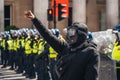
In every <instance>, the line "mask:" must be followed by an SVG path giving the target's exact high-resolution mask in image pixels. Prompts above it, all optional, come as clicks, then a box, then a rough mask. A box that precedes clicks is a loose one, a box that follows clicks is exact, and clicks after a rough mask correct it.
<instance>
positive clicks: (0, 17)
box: [0, 0, 4, 32]
mask: <svg viewBox="0 0 120 80" xmlns="http://www.w3.org/2000/svg"><path fill="white" fill-rule="evenodd" d="M2 31H4V0H0V32H2Z"/></svg>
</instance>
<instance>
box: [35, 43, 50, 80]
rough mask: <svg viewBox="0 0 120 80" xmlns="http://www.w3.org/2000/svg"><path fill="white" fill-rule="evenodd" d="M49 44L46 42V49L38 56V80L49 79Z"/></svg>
mask: <svg viewBox="0 0 120 80" xmlns="http://www.w3.org/2000/svg"><path fill="white" fill-rule="evenodd" d="M48 50H49V45H48V44H47V43H45V44H44V51H43V52H42V53H41V54H38V55H37V56H36V61H35V62H36V63H35V65H36V72H37V75H38V78H37V80H49V73H48V68H47V66H48V65H49V58H48V54H49V51H48Z"/></svg>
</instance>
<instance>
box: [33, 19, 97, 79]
mask: <svg viewBox="0 0 120 80" xmlns="http://www.w3.org/2000/svg"><path fill="white" fill-rule="evenodd" d="M32 22H33V24H34V25H35V26H36V28H37V29H38V31H39V32H40V34H41V35H42V36H43V37H44V39H45V40H46V41H47V42H48V43H49V44H50V45H51V46H52V47H53V49H54V50H56V51H57V52H58V53H59V55H62V57H61V59H59V61H58V62H57V64H56V68H55V71H56V74H57V76H58V79H56V80H97V79H98V62H99V56H98V54H97V53H98V52H97V50H96V49H95V48H93V47H91V46H89V44H88V42H87V41H86V42H84V44H83V45H82V47H78V48H72V47H70V45H69V44H67V43H66V42H62V41H60V40H58V39H57V37H55V36H53V35H51V33H50V32H49V31H48V30H47V28H46V27H45V26H43V24H42V23H41V22H40V21H39V20H38V19H36V18H35V19H33V20H32Z"/></svg>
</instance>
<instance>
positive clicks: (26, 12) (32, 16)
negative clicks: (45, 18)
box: [24, 10, 35, 20]
mask: <svg viewBox="0 0 120 80" xmlns="http://www.w3.org/2000/svg"><path fill="white" fill-rule="evenodd" d="M24 14H25V17H26V18H29V19H31V20H32V19H34V18H35V15H34V14H33V13H32V12H31V11H30V10H28V11H25V12H24Z"/></svg>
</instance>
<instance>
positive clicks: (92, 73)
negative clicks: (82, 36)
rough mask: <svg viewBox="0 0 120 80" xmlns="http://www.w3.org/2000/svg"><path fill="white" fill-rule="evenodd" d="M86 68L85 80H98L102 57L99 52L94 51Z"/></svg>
mask: <svg viewBox="0 0 120 80" xmlns="http://www.w3.org/2000/svg"><path fill="white" fill-rule="evenodd" d="M92 52H93V53H92V54H91V55H90V57H89V59H88V64H87V67H86V73H85V80H88V79H89V80H98V73H99V66H100V62H99V61H100V57H99V55H98V51H96V50H95V51H92Z"/></svg>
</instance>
